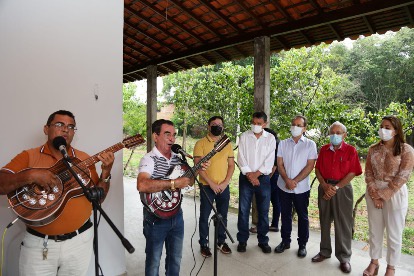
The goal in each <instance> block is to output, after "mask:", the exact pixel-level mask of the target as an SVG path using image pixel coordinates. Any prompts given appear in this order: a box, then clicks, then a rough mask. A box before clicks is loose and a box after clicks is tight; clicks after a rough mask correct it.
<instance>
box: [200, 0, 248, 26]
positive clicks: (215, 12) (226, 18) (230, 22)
mask: <svg viewBox="0 0 414 276" xmlns="http://www.w3.org/2000/svg"><path fill="white" fill-rule="evenodd" d="M200 2H201V3H203V4H204V5H205V6H207V7H208V8H209V9H210V10H211V11H212V12H213V13H214V15H215V16H217V17H218V18H220V19H221V20H223V21H224V22H226V24H227V25H230V26H231V27H232V28H233V29H234V30H235V31H236V33H240V32H241V30H240V29H239V27H238V26H237V25H236V24H234V23H233V21H231V20H229V19H228V17H227V16H223V14H221V12H220V11H219V10H217V9H216V7H214V6H213V5H211V4H210V1H204V0H200Z"/></svg>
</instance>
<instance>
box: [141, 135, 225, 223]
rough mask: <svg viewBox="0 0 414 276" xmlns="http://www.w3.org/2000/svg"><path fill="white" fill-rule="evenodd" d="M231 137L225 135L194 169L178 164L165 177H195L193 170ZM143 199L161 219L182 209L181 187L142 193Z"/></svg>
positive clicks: (146, 205)
mask: <svg viewBox="0 0 414 276" xmlns="http://www.w3.org/2000/svg"><path fill="white" fill-rule="evenodd" d="M229 142H230V139H229V138H228V137H227V135H223V136H222V137H221V139H220V140H219V141H217V143H216V144H215V145H214V148H213V150H212V151H210V152H209V153H208V154H207V155H206V156H204V157H203V158H201V160H200V162H198V163H197V164H196V165H195V166H194V167H192V169H190V168H189V166H187V165H186V164H180V165H176V166H173V167H171V168H170V170H169V171H168V173H167V176H166V177H165V178H163V179H167V180H168V179H177V178H179V177H189V178H191V177H193V174H192V171H194V172H196V171H198V170H199V169H201V164H203V163H204V162H206V161H208V160H209V159H210V158H212V157H213V156H214V155H215V154H216V153H217V152H219V151H221V150H222V149H223V148H224V147H225V146H226V145H227V144H228V143H229ZM140 197H141V201H142V203H143V204H144V207H145V208H146V209H147V210H148V211H149V212H150V213H152V214H153V215H155V216H156V217H158V218H161V219H168V218H170V217H173V216H175V214H177V212H178V211H179V210H180V208H179V207H180V205H181V201H182V197H183V196H182V194H181V189H175V190H174V191H172V190H165V191H160V192H156V193H140Z"/></svg>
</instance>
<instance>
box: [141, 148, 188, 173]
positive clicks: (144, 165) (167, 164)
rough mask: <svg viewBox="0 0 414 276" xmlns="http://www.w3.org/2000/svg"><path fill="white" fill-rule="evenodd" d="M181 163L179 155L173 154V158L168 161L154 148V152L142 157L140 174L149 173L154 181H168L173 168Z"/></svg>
mask: <svg viewBox="0 0 414 276" xmlns="http://www.w3.org/2000/svg"><path fill="white" fill-rule="evenodd" d="M180 163H181V160H180V158H179V155H178V154H175V153H174V152H171V158H170V159H168V158H166V157H165V156H164V155H162V154H161V152H160V151H159V150H158V149H157V147H153V148H152V150H151V151H150V152H148V153H146V154H145V155H144V157H142V159H141V161H140V163H139V168H138V173H148V174H149V175H150V176H151V178H152V179H164V178H165V179H167V178H166V176H167V175H168V173H169V170H170V168H171V167H173V166H175V165H178V164H180Z"/></svg>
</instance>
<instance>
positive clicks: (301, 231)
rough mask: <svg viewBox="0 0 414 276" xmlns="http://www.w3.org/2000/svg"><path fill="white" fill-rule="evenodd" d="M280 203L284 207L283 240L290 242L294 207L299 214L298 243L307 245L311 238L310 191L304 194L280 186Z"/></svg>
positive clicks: (286, 242)
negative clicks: (290, 191)
mask: <svg viewBox="0 0 414 276" xmlns="http://www.w3.org/2000/svg"><path fill="white" fill-rule="evenodd" d="M279 192H280V193H279V198H280V205H281V207H282V210H281V211H282V212H281V214H282V229H281V231H280V232H281V235H282V241H283V242H284V243H285V244H290V242H291V241H292V240H291V238H290V236H291V233H292V207H293V206H295V210H296V213H297V215H298V244H299V246H306V243H307V242H308V240H309V220H308V206H309V195H310V191H307V192H305V193H302V194H294V193H286V192H284V191H283V190H281V189H280V188H279Z"/></svg>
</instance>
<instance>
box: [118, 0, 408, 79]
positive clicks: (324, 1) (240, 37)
mask: <svg viewBox="0 0 414 276" xmlns="http://www.w3.org/2000/svg"><path fill="white" fill-rule="evenodd" d="M124 1H125V11H124V15H125V25H124V63H123V64H124V74H125V75H128V77H126V78H124V81H126V82H128V81H131V78H134V77H136V78H137V79H139V78H140V79H142V78H145V76H146V68H147V66H148V65H150V64H156V65H157V67H160V68H162V70H157V74H158V75H159V76H162V75H165V74H169V73H172V72H177V71H180V70H187V69H189V68H195V67H199V66H203V65H209V64H215V63H217V62H221V61H227V60H234V59H238V58H245V57H247V56H252V55H253V54H254V50H253V40H254V38H256V37H259V36H269V37H270V43H271V51H273V52H275V51H280V50H281V49H286V50H287V49H290V48H291V47H301V46H304V45H307V46H309V45H314V44H319V43H321V42H327V43H330V42H332V41H333V40H343V39H344V38H345V37H353V38H355V37H357V36H358V35H361V34H364V35H370V34H372V33H375V32H385V31H386V30H397V29H399V28H401V27H403V26H411V27H412V26H413V25H414V20H413V11H414V0H411V1H408V0H392V1H391V0H389V1H383V0H364V1H359V0H260V1H259V0H257V1H254V0H248V1H247V0H135V1H132V0H124ZM143 37H145V39H143ZM150 41H151V42H150ZM134 72H135V73H134Z"/></svg>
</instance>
